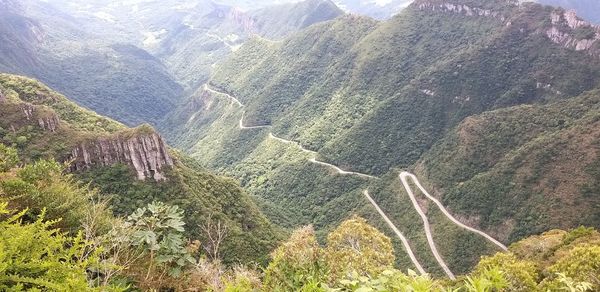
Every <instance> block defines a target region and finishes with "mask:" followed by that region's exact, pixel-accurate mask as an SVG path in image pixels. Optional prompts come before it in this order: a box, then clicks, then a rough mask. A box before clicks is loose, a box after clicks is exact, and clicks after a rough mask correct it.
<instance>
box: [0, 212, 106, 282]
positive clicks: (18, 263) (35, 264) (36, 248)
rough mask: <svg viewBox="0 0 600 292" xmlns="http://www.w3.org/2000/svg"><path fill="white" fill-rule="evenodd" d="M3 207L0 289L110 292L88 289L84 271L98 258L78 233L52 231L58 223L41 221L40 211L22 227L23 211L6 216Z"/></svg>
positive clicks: (0, 246)
mask: <svg viewBox="0 0 600 292" xmlns="http://www.w3.org/2000/svg"><path fill="white" fill-rule="evenodd" d="M7 206H8V204H7V203H6V202H5V203H0V216H1V217H5V219H4V220H2V221H0V290H2V291H26V290H27V291H95V290H98V291H101V290H103V291H107V290H109V289H110V287H104V288H101V287H96V288H93V287H90V286H89V284H88V276H87V270H88V269H90V268H94V267H96V266H98V264H99V258H98V256H97V254H96V252H95V251H94V250H93V249H91V248H90V247H91V246H90V245H89V244H88V243H87V242H86V241H85V240H84V239H83V235H82V233H78V234H77V236H75V237H70V236H69V235H66V234H63V233H61V232H59V231H58V230H57V229H54V228H53V226H54V225H55V223H56V222H57V221H58V220H54V221H44V212H42V213H41V215H40V216H39V217H38V218H37V219H36V220H35V221H33V222H31V223H29V224H24V223H23V222H22V221H23V216H24V214H25V213H26V211H22V212H19V213H17V214H14V215H10V212H9V211H8V210H7ZM6 217H8V218H6ZM111 290H112V289H111ZM113 291H114V290H113Z"/></svg>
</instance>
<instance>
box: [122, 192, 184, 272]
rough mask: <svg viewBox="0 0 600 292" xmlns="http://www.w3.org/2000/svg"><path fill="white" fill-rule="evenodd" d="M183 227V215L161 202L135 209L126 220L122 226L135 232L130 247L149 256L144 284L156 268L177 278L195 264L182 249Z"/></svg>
mask: <svg viewBox="0 0 600 292" xmlns="http://www.w3.org/2000/svg"><path fill="white" fill-rule="evenodd" d="M184 225H185V223H184V222H183V211H182V210H181V209H179V207H177V206H169V205H167V204H164V203H162V202H154V203H151V204H148V206H147V207H145V208H139V209H137V210H136V211H135V212H134V213H133V214H131V215H130V216H129V217H128V218H127V221H126V226H127V227H130V228H133V229H134V230H135V231H134V232H133V234H132V237H131V245H133V246H139V247H141V248H143V249H144V250H145V251H146V252H147V253H148V255H149V260H148V263H147V268H146V273H145V274H146V275H145V278H144V279H145V280H149V279H150V278H151V276H152V273H153V271H154V269H155V268H156V265H158V268H161V269H166V271H167V272H168V274H169V275H170V276H172V277H178V276H179V275H181V273H182V270H183V268H185V267H186V266H187V265H189V264H190V263H194V262H195V260H194V258H193V257H192V256H191V255H190V253H189V252H188V250H187V249H186V248H185V244H184V243H185V241H184V237H183V232H184V228H183V226H184Z"/></svg>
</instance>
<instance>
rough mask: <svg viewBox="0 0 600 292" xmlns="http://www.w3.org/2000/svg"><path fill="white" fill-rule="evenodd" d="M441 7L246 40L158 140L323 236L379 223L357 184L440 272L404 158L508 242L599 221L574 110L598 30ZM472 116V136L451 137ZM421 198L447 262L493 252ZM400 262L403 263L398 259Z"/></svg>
mask: <svg viewBox="0 0 600 292" xmlns="http://www.w3.org/2000/svg"><path fill="white" fill-rule="evenodd" d="M445 2H447V1H445ZM445 2H444V1H424V0H423V1H416V2H415V3H413V4H412V5H411V6H410V7H408V8H407V9H405V10H404V11H403V12H402V13H401V14H399V15H397V16H395V17H394V18H392V19H390V20H389V21H384V22H377V21H374V20H372V19H369V18H363V17H359V16H344V17H341V18H338V19H336V20H333V21H329V22H325V23H322V24H316V25H313V26H311V27H309V28H307V29H305V30H303V31H300V32H298V33H296V34H293V35H292V36H290V37H288V38H286V39H284V40H283V41H282V42H280V43H273V42H268V41H265V40H261V39H255V40H253V41H251V42H249V43H247V44H245V45H244V46H242V47H241V48H240V49H239V50H238V51H236V52H235V53H234V54H233V56H232V57H231V58H229V59H228V60H227V61H226V62H223V63H221V64H219V66H218V67H217V69H216V71H215V73H214V75H213V77H212V79H211V81H210V89H211V90H199V91H198V93H197V94H196V95H195V98H193V99H190V101H189V103H188V104H187V107H186V108H185V110H181V111H180V112H179V113H181V114H180V115H179V119H180V121H181V122H180V123H177V122H172V121H171V123H170V124H167V125H168V128H170V129H173V130H172V131H170V133H169V134H168V135H167V137H168V139H169V140H170V141H172V143H174V144H175V145H177V146H179V147H182V148H183V149H184V150H185V151H187V152H188V153H190V154H191V155H192V157H194V158H196V159H197V160H198V161H199V162H200V163H201V165H203V166H205V167H208V168H209V169H214V170H217V171H220V172H222V173H226V174H228V175H232V176H234V177H236V178H239V179H240V180H241V182H242V185H243V186H244V187H245V188H246V189H248V190H249V191H250V192H251V193H252V194H254V195H255V196H256V197H257V198H258V199H259V202H260V205H261V207H262V209H263V210H264V212H265V213H266V214H267V215H268V216H269V217H270V218H271V219H272V220H273V221H274V222H275V223H277V224H279V225H281V226H286V227H294V226H298V225H302V224H308V223H313V224H315V227H316V228H317V230H318V232H317V234H322V232H324V231H326V230H330V229H331V226H334V224H335V223H337V222H340V221H341V220H343V219H344V218H346V217H347V216H349V215H350V214H353V213H357V212H358V213H360V214H362V215H363V216H367V217H369V218H377V217H378V215H377V213H375V210H374V209H373V208H372V206H370V205H369V204H368V202H367V201H366V199H365V198H364V197H363V196H362V191H363V190H364V189H366V188H368V187H369V189H370V192H371V193H372V196H373V197H374V198H375V199H376V201H378V202H380V203H379V204H380V205H381V207H382V209H383V210H384V211H385V212H386V213H387V214H388V216H390V217H392V221H393V222H394V223H395V224H397V225H398V228H399V229H401V230H402V231H403V232H405V233H407V234H409V235H408V236H409V237H410V241H411V243H412V244H413V245H414V246H415V249H417V250H418V251H419V252H417V253H418V256H419V257H421V258H422V261H423V262H424V266H426V267H427V269H429V270H432V271H433V272H434V273H440V272H441V271H440V270H439V266H438V265H437V264H436V262H435V260H434V259H433V256H432V255H431V253H430V252H429V251H428V247H427V242H426V240H425V239H424V238H423V237H424V235H423V225H422V224H421V222H420V219H419V217H416V213H415V210H414V208H413V207H412V205H411V201H410V200H409V198H408V196H405V194H406V193H405V191H404V188H402V186H401V185H400V183H399V180H398V175H397V174H398V172H397V171H398V170H400V169H411V170H415V172H416V173H417V174H418V175H419V177H421V178H422V179H424V180H425V184H426V187H427V188H428V189H429V192H432V193H433V194H434V195H435V196H437V197H440V198H442V203H443V204H444V205H446V207H447V208H448V209H449V210H450V212H451V213H453V214H454V216H455V217H457V218H459V219H460V220H461V221H463V222H464V223H466V224H467V225H471V226H474V227H480V228H482V229H483V230H484V231H486V232H488V233H490V234H492V235H493V236H494V237H496V238H498V239H500V240H501V241H502V242H504V243H506V244H507V243H510V242H514V241H515V240H518V239H520V238H523V237H524V236H527V235H530V234H534V233H539V232H541V231H543V230H548V229H551V228H571V227H575V226H578V225H579V224H583V223H586V224H590V223H591V222H593V223H592V225H593V226H598V221H597V218H595V217H594V216H596V215H595V214H597V213H598V208H599V206H598V204H597V202H595V199H594V198H595V197H596V194H597V191H598V189H597V182H596V180H597V171H595V168H596V166H595V164H594V163H595V162H594V161H595V160H597V153H596V152H597V151H595V150H590V149H595V147H597V143H595V142H593V141H595V140H597V137H596V136H594V134H593V132H594V131H593V129H594V125H595V124H594V122H593V118H592V117H591V116H589V115H592V114H593V113H594V109H595V107H592V106H586V105H581V106H580V110H581V111H583V109H585V113H584V112H580V111H578V110H577V108H578V107H579V105H580V104H581V103H582V102H583V103H584V104H588V105H595V104H596V103H597V102H598V101H597V99H595V96H597V93H595V92H591V93H584V92H586V91H589V90H593V89H595V88H598V87H599V86H600V75H599V74H597V72H600V59H598V53H597V52H598V51H597V49H598V45H599V43H600V42H598V41H594V38H595V35H596V34H598V32H596V31H595V28H594V27H592V26H590V25H589V24H585V23H580V24H573V23H572V22H569V21H568V20H567V19H568V17H569V16H568V15H567V14H566V13H565V12H564V10H561V9H555V8H551V7H548V6H541V5H538V4H534V3H523V4H517V3H516V2H513V1H460V0H455V1H451V3H450V4H452V5H450V4H448V5H446V4H447V3H445ZM459 4H460V6H458V5H459ZM459 7H460V8H459ZM464 7H467V8H469V9H468V10H467V9H466V8H464ZM553 18H554V20H553ZM556 31H559V32H560V33H562V34H564V36H565V37H566V38H567V39H568V41H564V40H560V39H558V38H556V34H555V32H556ZM585 32H589V33H585ZM591 32H594V33H591ZM584 43H585V46H583V44H584ZM577 44H580V45H581V46H579V47H578V48H577V49H576V45H577ZM581 48H583V49H581ZM215 91H216V92H221V93H220V94H219V93H216V92H215ZM226 94H229V95H231V96H233V97H236V98H237V99H238V100H239V101H240V102H241V103H242V104H243V105H244V106H243V108H240V106H239V105H237V104H236V103H235V102H234V101H233V100H232V99H231V97H228V96H227V95H226ZM568 108H572V109H573V110H572V111H569V110H567V109H568ZM550 109H552V110H550ZM548 111H550V112H553V113H554V114H548ZM517 113H518V114H517ZM242 114H243V125H244V126H245V127H251V126H262V125H269V126H270V127H268V128H260V129H252V128H250V129H240V128H239V123H240V118H241V117H242ZM586 115H588V116H586ZM532 116H537V117H538V119H539V121H538V122H536V123H535V127H533V126H528V122H530V119H531V118H532ZM584 116H585V118H584ZM483 117H486V118H483ZM518 117H522V119H519V118H518ZM480 119H483V120H484V121H485V122H482V123H483V124H478V126H481V128H477V129H479V131H481V132H480V133H476V134H473V136H474V137H471V138H470V139H472V140H469V141H462V140H460V139H463V137H462V136H460V135H462V133H463V132H462V129H463V128H464V127H465V125H471V123H473V121H474V120H480ZM506 119H509V120H506ZM500 121H504V122H501V123H500ZM561 121H562V122H561ZM495 123H500V124H495ZM177 125H179V126H177ZM532 127H533V128H532ZM557 127H564V129H563V128H557ZM532 129H536V130H535V131H532ZM559 129H561V132H556V131H558V130H559ZM519 131H521V132H519ZM269 133H271V134H273V135H275V136H276V137H279V138H283V139H289V140H292V141H295V142H297V143H299V144H300V145H302V146H303V147H304V148H306V149H308V150H313V151H316V152H318V154H317V156H316V158H317V159H318V160H319V161H322V162H329V163H331V164H333V165H335V166H337V167H340V168H341V169H343V170H351V171H359V172H362V173H365V174H371V175H377V176H379V177H381V178H382V179H381V180H377V181H376V182H375V181H372V180H364V179H355V178H354V177H352V176H351V175H345V176H342V175H339V174H335V172H334V171H331V170H328V167H324V166H322V165H317V164H315V163H311V162H310V161H309V159H310V158H311V154H307V153H306V152H305V153H303V152H302V151H300V149H299V147H297V146H294V145H291V144H287V146H286V144H283V143H281V141H278V140H277V139H273V138H271V137H270V136H269ZM519 133H521V134H519ZM572 137H580V138H578V139H577V140H574V139H573V138H572ZM584 137H585V138H584ZM459 138H460V139H459ZM584 141H585V143H584ZM469 143H472V144H469ZM576 145H581V146H576ZM594 145H596V146H594ZM563 146H564V147H565V149H568V150H569V151H566V152H563V151H562V148H561V147H563ZM546 147H549V148H548V149H546ZM465 148H466V149H468V151H467V150H465ZM549 149H550V150H549ZM551 149H555V150H551ZM547 150H548V151H547ZM486 153H487V154H486ZM574 157H578V158H577V159H578V160H577V161H578V163H572V162H570V161H572V159H573V158H574ZM566 169H568V172H574V173H577V175H574V176H573V177H576V178H577V182H569V178H568V177H564V172H562V171H566ZM558 170H560V172H558V173H560V174H557V171H558ZM416 195H417V196H422V194H416ZM515 198H517V199H515ZM423 199H424V198H423ZM420 204H423V205H424V207H425V209H426V213H427V217H429V221H430V223H431V225H432V229H433V231H432V232H433V237H434V238H435V239H436V241H437V242H444V245H443V246H441V245H440V247H438V249H439V251H440V253H441V254H442V255H443V257H444V258H445V260H446V262H448V265H449V266H450V268H451V269H453V270H454V271H456V272H457V273H462V272H465V271H467V270H468V269H469V268H470V267H472V266H473V265H474V264H475V263H477V261H478V257H479V255H481V254H489V253H492V252H494V250H496V247H494V246H492V245H490V244H488V243H487V242H486V241H485V240H483V239H482V238H481V237H478V236H477V235H474V234H473V233H470V232H468V231H466V230H464V229H461V228H458V227H457V226H456V225H455V224H453V223H451V221H449V219H448V218H446V217H445V216H443V214H442V213H441V212H440V211H439V210H438V209H437V208H435V206H434V205H433V204H427V203H425V202H423V201H422V202H420ZM582 204H583V205H585V206H586V207H585V208H583V209H582V208H579V207H578V206H581V205H582ZM533 210H535V211H533ZM576 213H577V214H576ZM410 214H412V215H410ZM559 214H560V215H559ZM594 218H595V219H594ZM375 220H381V219H380V218H377V219H375ZM377 222H378V223H377V226H378V227H380V228H382V230H387V231H386V232H388V233H387V234H388V235H389V236H390V237H392V238H393V239H394V240H396V238H394V236H393V233H392V232H391V230H388V229H387V227H386V225H385V222H383V221H382V220H381V221H377ZM395 244H396V248H397V250H399V249H401V248H402V247H401V245H400V243H399V241H395ZM397 262H398V264H399V265H400V266H401V267H406V266H407V265H410V263H409V262H408V261H407V259H406V258H403V256H399V258H398V260H397Z"/></svg>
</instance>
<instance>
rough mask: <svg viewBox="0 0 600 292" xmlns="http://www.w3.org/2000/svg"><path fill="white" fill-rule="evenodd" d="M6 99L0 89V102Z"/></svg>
mask: <svg viewBox="0 0 600 292" xmlns="http://www.w3.org/2000/svg"><path fill="white" fill-rule="evenodd" d="M5 100H6V96H4V93H2V90H0V102H4V101H5Z"/></svg>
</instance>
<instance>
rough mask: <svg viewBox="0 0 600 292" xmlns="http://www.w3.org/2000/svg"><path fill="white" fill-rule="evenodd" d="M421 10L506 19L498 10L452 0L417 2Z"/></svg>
mask: <svg viewBox="0 0 600 292" xmlns="http://www.w3.org/2000/svg"><path fill="white" fill-rule="evenodd" d="M507 4H513V5H517V4H518V2H514V1H507ZM416 5H417V8H418V9H419V10H430V11H439V12H446V13H455V14H462V15H465V16H482V17H491V18H495V19H499V20H501V21H505V20H506V17H505V16H504V15H503V14H502V13H501V12H498V11H493V10H491V9H484V8H479V7H471V6H468V5H465V4H456V3H451V2H438V1H434V2H428V1H421V2H419V3H417V4H416Z"/></svg>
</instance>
